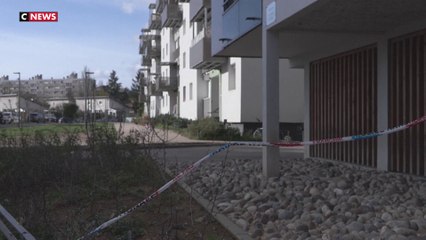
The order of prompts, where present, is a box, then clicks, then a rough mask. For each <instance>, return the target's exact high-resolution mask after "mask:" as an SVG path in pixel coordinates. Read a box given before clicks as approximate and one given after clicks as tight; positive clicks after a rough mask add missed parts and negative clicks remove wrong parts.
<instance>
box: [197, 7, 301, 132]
mask: <svg viewBox="0 0 426 240" xmlns="http://www.w3.org/2000/svg"><path fill="white" fill-rule="evenodd" d="M213 3H215V4H217V1H216V2H215V1H211V0H192V1H190V3H189V5H190V13H191V22H192V23H193V26H194V27H193V32H194V33H193V36H194V38H193V41H192V45H191V49H190V57H191V59H190V64H191V67H192V68H194V69H198V70H199V71H200V74H201V75H202V76H203V79H205V80H207V82H208V97H207V98H206V99H204V100H203V101H204V109H205V113H204V114H205V116H206V115H207V116H215V115H216V116H218V117H219V119H220V120H221V121H224V122H228V123H230V124H231V125H232V126H234V127H237V128H239V129H240V131H241V132H244V131H247V130H254V129H256V128H259V127H262V114H261V113H262V105H261V101H260V99H261V96H262V85H261V73H262V67H261V64H262V61H261V59H260V58H259V56H251V55H249V53H250V51H251V50H250V49H246V51H247V52H248V55H247V57H246V58H237V57H233V56H232V55H231V54H229V55H226V56H218V55H213V54H212V49H213V46H214V45H216V44H215V43H214V42H216V43H221V42H226V41H228V39H226V38H222V37H219V36H220V35H219V34H218V32H217V31H218V30H220V29H222V26H220V28H218V27H217V26H216V22H215V19H214V16H213V15H212V14H213V11H212V4H213ZM256 7H260V2H259V1H251V2H250V1H248V2H247V7H246V10H247V11H249V12H253V9H254V10H255V9H256ZM250 16H251V18H250V19H249V20H247V22H248V24H249V26H255V25H256V24H257V25H258V24H259V19H260V15H259V14H255V13H253V14H251V15H250ZM235 20H236V19H230V20H229V21H228V20H227V22H226V24H227V25H229V26H232V25H235V24H236V23H237V22H236V21H235ZM235 32H236V31H235ZM233 33H234V31H233ZM235 56H238V55H235ZM280 68H283V69H286V74H282V75H280V76H279V80H280V82H281V83H282V84H281V85H280V89H279V90H280V93H281V94H280V99H279V101H280V103H282V104H281V105H280V108H279V109H278V110H277V113H278V114H279V121H280V128H279V132H280V135H281V137H283V136H284V135H290V136H291V137H292V138H293V139H296V140H302V136H301V134H302V130H303V71H302V70H300V69H290V65H289V63H288V61H287V60H284V59H283V60H280ZM212 69H215V70H216V71H214V72H213V74H212V73H211V70H212Z"/></svg>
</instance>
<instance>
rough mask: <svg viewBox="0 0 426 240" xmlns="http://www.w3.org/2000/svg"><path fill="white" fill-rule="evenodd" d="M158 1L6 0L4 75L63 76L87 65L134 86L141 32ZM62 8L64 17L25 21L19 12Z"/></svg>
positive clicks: (0, 40) (0, 26) (0, 22)
mask: <svg viewBox="0 0 426 240" xmlns="http://www.w3.org/2000/svg"><path fill="white" fill-rule="evenodd" d="M150 2H154V1H153V0H1V3H0V76H2V75H9V76H10V78H11V79H16V75H13V72H21V79H28V78H30V77H32V76H34V75H36V74H43V78H51V77H53V78H62V77H64V76H66V75H69V74H70V73H71V72H77V73H78V74H80V73H81V72H82V71H83V68H84V67H85V66H87V67H88V68H89V69H90V70H91V71H93V72H95V75H94V78H95V79H96V80H97V81H98V82H99V81H103V82H104V83H106V82H107V79H108V75H109V73H110V72H111V71H112V70H113V69H114V70H116V72H117V74H118V77H119V79H120V82H121V83H122V84H123V85H124V86H127V87H129V86H130V85H131V79H132V78H133V77H134V76H135V74H136V70H137V68H138V67H139V65H140V55H139V53H138V48H139V38H138V37H139V34H140V30H141V28H142V27H145V26H146V25H147V20H148V11H149V10H148V4H149V3H150ZM20 11H23V12H26V11H57V12H59V21H58V22H53V23H49V22H19V12H20Z"/></svg>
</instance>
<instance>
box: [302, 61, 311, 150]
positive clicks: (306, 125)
mask: <svg viewBox="0 0 426 240" xmlns="http://www.w3.org/2000/svg"><path fill="white" fill-rule="evenodd" d="M304 74H305V75H304V80H305V82H304V85H303V87H304V94H305V99H304V107H305V109H304V118H303V141H309V140H311V139H310V137H311V134H310V124H311V121H310V117H311V115H310V102H309V99H310V95H309V78H310V64H309V63H308V64H306V65H305V72H304ZM309 149H310V147H309V146H305V149H304V150H305V151H304V156H305V158H308V157H310V151H309Z"/></svg>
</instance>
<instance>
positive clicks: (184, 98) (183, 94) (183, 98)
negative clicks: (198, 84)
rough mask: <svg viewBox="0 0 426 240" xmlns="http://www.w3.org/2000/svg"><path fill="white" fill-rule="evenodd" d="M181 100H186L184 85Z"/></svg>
mask: <svg viewBox="0 0 426 240" xmlns="http://www.w3.org/2000/svg"><path fill="white" fill-rule="evenodd" d="M182 100H183V101H184V102H185V101H186V87H185V86H184V87H183V91H182Z"/></svg>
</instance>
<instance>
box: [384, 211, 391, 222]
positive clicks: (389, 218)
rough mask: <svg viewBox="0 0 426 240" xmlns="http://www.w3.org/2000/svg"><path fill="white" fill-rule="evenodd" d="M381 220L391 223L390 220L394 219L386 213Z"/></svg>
mask: <svg viewBox="0 0 426 240" xmlns="http://www.w3.org/2000/svg"><path fill="white" fill-rule="evenodd" d="M381 219H382V220H383V221H386V222H387V221H390V220H392V219H393V217H392V215H390V214H389V213H388V212H384V213H383V214H382V216H381Z"/></svg>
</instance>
